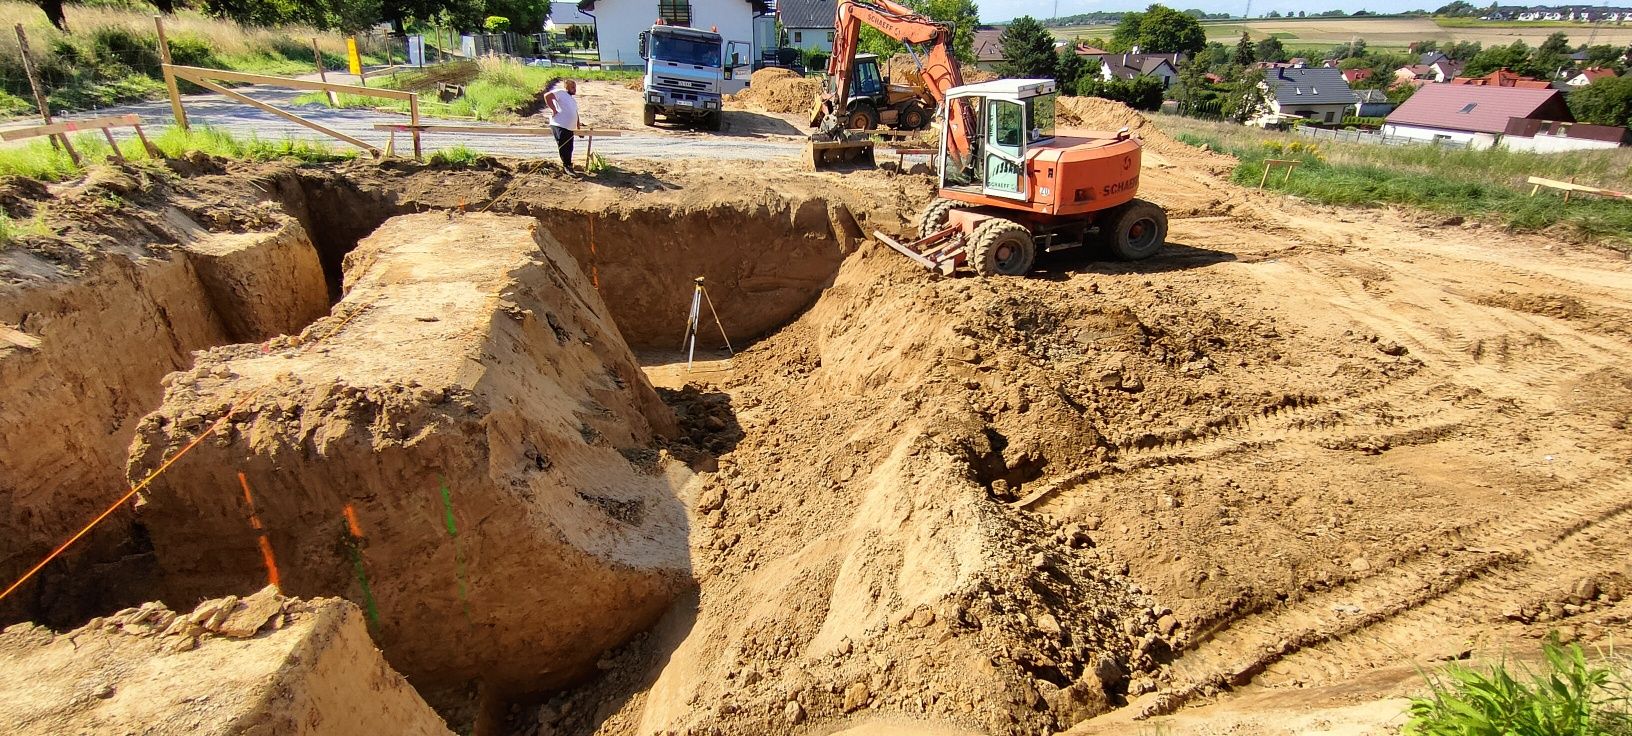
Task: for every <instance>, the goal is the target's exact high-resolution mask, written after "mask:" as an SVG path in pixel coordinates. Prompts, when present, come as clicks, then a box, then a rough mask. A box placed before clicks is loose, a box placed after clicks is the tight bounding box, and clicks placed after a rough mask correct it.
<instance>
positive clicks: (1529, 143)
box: [1500, 118, 1632, 153]
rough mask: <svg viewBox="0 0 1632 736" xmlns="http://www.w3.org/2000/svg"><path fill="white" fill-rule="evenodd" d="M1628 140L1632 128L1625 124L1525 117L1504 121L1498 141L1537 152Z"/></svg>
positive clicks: (1605, 145) (1613, 144)
mask: <svg viewBox="0 0 1632 736" xmlns="http://www.w3.org/2000/svg"><path fill="white" fill-rule="evenodd" d="M1628 144H1632V132H1629V131H1627V129H1626V128H1616V127H1613V126H1608V125H1588V124H1586V123H1566V122H1562V121H1558V120H1531V119H1525V118H1513V119H1511V120H1509V121H1507V129H1506V130H1504V131H1502V140H1501V142H1500V145H1501V146H1502V147H1503V148H1511V149H1513V150H1515V151H1536V152H1538V153H1553V152H1557V151H1579V150H1582V149H1587V148H1618V147H1620V146H1624V145H1628Z"/></svg>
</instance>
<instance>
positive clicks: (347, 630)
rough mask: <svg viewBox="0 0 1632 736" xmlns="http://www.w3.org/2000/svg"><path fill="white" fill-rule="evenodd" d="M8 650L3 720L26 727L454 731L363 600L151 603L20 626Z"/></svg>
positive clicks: (265, 596) (0, 653)
mask: <svg viewBox="0 0 1632 736" xmlns="http://www.w3.org/2000/svg"><path fill="white" fill-rule="evenodd" d="M0 659H4V660H5V662H6V666H5V667H0V722H4V723H5V724H7V725H6V732H7V733H10V734H17V735H18V736H25V735H34V734H38V735H39V736H45V735H47V734H64V733H74V734H84V735H86V736H104V735H106V736H117V735H121V734H127V733H138V732H140V733H154V734H182V733H188V734H221V735H222V736H226V735H227V734H257V735H261V734H264V735H266V736H270V735H271V734H302V735H308V736H318V735H320V734H325V735H333V736H340V735H342V734H353V733H368V732H378V731H380V730H382V729H384V730H388V731H389V732H391V733H394V734H405V735H407V736H433V735H441V734H451V733H452V732H451V731H449V730H448V728H447V726H446V725H444V724H443V723H442V719H441V718H439V717H437V715H436V713H435V712H433V711H432V710H431V708H430V706H428V705H426V704H425V701H424V700H423V699H421V698H420V696H419V695H418V694H417V693H415V692H414V690H413V688H411V687H409V686H408V683H407V682H406V681H404V680H403V678H402V676H401V675H399V674H397V673H396V672H394V671H392V669H391V668H390V666H388V665H387V664H386V663H385V660H384V659H382V658H381V657H380V652H379V650H377V649H375V648H374V645H373V643H372V642H370V641H369V638H368V632H367V630H366V629H365V628H364V622H363V614H362V612H361V611H360V610H358V608H357V607H356V606H354V605H352V604H350V603H348V602H346V601H341V600H336V599H333V598H325V599H317V600H312V601H302V600H299V599H294V598H284V597H283V596H281V595H278V594H277V591H276V590H275V589H273V588H270V587H268V588H265V589H263V590H261V591H260V592H258V593H255V594H254V595H251V596H248V597H246V598H244V599H242V600H240V599H238V598H236V597H231V596H229V597H227V598H222V599H215V600H208V601H204V602H203V603H200V604H199V605H198V607H197V608H196V609H194V610H193V611H192V612H191V613H178V612H176V611H172V610H170V609H169V608H166V607H165V606H164V605H163V604H161V603H146V604H143V605H142V606H141V607H139V608H129V609H126V610H123V611H120V612H118V613H116V614H113V615H111V616H108V617H105V618H97V619H94V620H92V621H91V622H90V623H88V624H86V625H85V626H83V627H81V628H79V629H77V630H74V631H71V632H68V633H64V634H56V633H53V632H52V631H50V630H49V629H46V628H43V627H38V626H34V625H31V624H19V625H16V626H12V627H10V628H8V629H6V630H5V632H4V633H3V634H0ZM386 724H389V725H386Z"/></svg>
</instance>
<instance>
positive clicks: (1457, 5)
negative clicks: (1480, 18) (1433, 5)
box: [1434, 0, 1479, 18]
mask: <svg viewBox="0 0 1632 736" xmlns="http://www.w3.org/2000/svg"><path fill="white" fill-rule="evenodd" d="M1478 14H1479V9H1478V8H1476V7H1473V5H1472V4H1470V3H1468V2H1466V0H1453V2H1452V3H1451V4H1449V5H1445V6H1442V7H1441V8H1440V9H1439V10H1435V11H1434V15H1443V16H1448V17H1452V18H1466V17H1470V16H1475V15H1478Z"/></svg>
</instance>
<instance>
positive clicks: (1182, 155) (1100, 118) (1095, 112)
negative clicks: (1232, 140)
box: [1055, 95, 1236, 174]
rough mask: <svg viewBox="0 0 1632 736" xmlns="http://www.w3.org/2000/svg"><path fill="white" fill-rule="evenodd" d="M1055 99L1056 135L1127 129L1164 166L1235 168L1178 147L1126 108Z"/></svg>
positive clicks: (1094, 100) (1226, 160)
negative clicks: (1081, 129) (1073, 129)
mask: <svg viewBox="0 0 1632 736" xmlns="http://www.w3.org/2000/svg"><path fill="white" fill-rule="evenodd" d="M1056 99H1057V102H1056V107H1055V114H1056V115H1057V116H1058V117H1057V122H1058V125H1059V127H1060V128H1061V129H1062V130H1061V131H1060V132H1061V133H1062V134H1064V135H1070V134H1071V133H1072V131H1070V130H1065V129H1066V128H1083V129H1087V130H1093V131H1106V132H1113V133H1114V132H1116V131H1118V130H1121V129H1122V128H1127V129H1128V130H1129V131H1131V132H1132V133H1133V134H1134V135H1136V136H1138V137H1139V140H1140V141H1142V142H1143V143H1144V145H1145V150H1147V151H1154V152H1156V153H1157V154H1159V155H1160V157H1161V159H1160V160H1161V161H1162V163H1163V164H1164V165H1182V166H1183V167H1185V168H1190V169H1194V170H1196V171H1199V172H1210V173H1214V174H1221V173H1227V172H1228V171H1230V170H1231V169H1233V168H1234V166H1235V163H1236V162H1235V159H1234V158H1231V157H1228V156H1222V155H1219V154H1215V153H1209V152H1207V151H1203V150H1201V149H1199V148H1196V147H1195V146H1191V145H1187V144H1184V143H1180V142H1179V141H1176V140H1174V139H1173V137H1172V136H1169V135H1168V134H1167V133H1164V132H1162V130H1161V129H1160V128H1157V127H1156V126H1155V125H1154V124H1152V123H1151V122H1150V119H1149V118H1147V117H1145V115H1144V114H1142V113H1140V112H1139V111H1138V110H1135V109H1133V108H1131V107H1128V106H1127V105H1125V104H1123V103H1121V102H1117V101H1115V100H1107V99H1105V98H1103V97H1065V96H1063V95H1062V96H1060V97H1058V98H1056Z"/></svg>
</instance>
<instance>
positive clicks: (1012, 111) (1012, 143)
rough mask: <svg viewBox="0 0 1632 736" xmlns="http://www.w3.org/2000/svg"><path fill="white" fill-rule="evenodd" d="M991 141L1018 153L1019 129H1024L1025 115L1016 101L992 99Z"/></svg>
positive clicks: (1015, 153)
mask: <svg viewBox="0 0 1632 736" xmlns="http://www.w3.org/2000/svg"><path fill="white" fill-rule="evenodd" d="M991 102H992V143H994V144H996V145H999V146H1002V147H1004V148H1007V149H1012V150H1011V151H1010V152H1011V153H1013V154H1014V155H1019V154H1020V131H1021V130H1024V129H1025V116H1024V114H1023V111H1022V110H1021V108H1020V105H1019V104H1018V103H1014V102H1009V101H1007V100H992V101H991Z"/></svg>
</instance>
